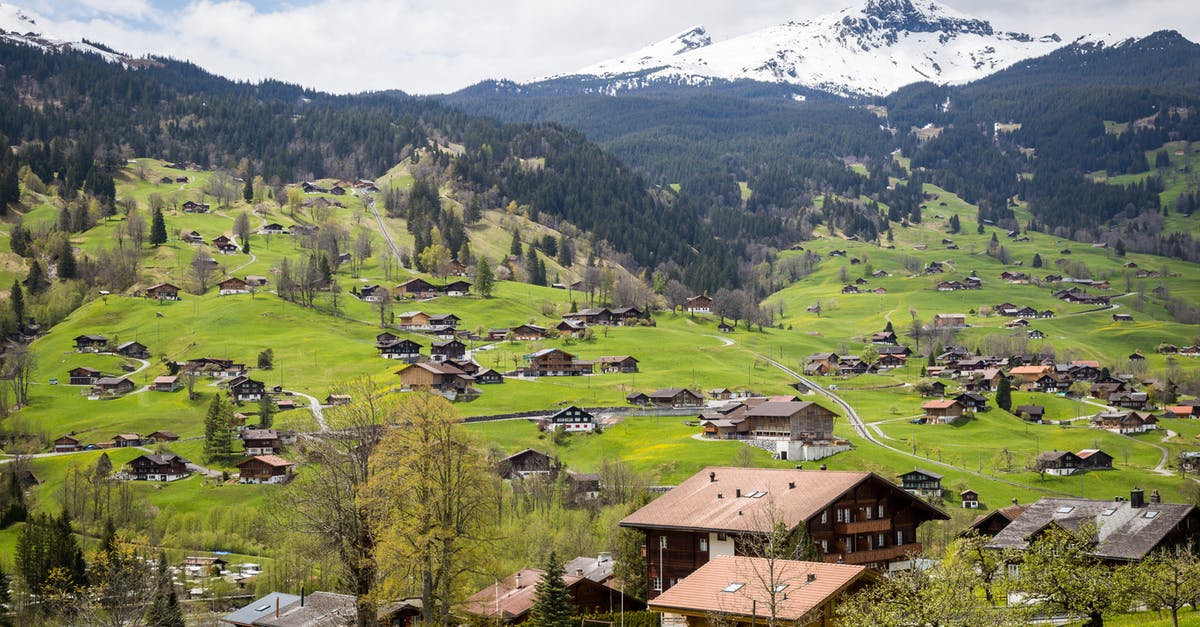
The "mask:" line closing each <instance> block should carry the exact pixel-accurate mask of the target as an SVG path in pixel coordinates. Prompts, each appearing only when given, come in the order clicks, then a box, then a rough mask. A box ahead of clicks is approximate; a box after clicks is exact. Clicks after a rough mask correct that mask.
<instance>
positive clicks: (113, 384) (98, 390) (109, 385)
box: [91, 377, 136, 398]
mask: <svg viewBox="0 0 1200 627" xmlns="http://www.w3.org/2000/svg"><path fill="white" fill-rule="evenodd" d="M134 387H136V386H134V384H133V381H130V380H129V379H126V378H125V377H100V378H99V379H96V383H95V384H93V385H92V392H91V395H92V396H98V397H100V398H109V397H114V396H121V395H122V394H128V393H130V392H132V391H133V389H134Z"/></svg>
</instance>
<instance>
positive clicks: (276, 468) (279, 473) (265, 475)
mask: <svg viewBox="0 0 1200 627" xmlns="http://www.w3.org/2000/svg"><path fill="white" fill-rule="evenodd" d="M234 466H235V467H236V468H237V469H238V483H271V484H278V483H285V482H287V480H288V479H290V478H291V476H292V466H293V464H292V462H289V461H288V460H286V459H283V458H282V457H277V456H275V455H255V456H254V457H251V458H249V459H244V460H242V461H240V462H238V463H237V464H234Z"/></svg>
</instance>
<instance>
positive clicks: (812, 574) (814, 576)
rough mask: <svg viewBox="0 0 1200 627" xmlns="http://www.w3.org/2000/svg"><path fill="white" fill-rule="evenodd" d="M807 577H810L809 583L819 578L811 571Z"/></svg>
mask: <svg viewBox="0 0 1200 627" xmlns="http://www.w3.org/2000/svg"><path fill="white" fill-rule="evenodd" d="M807 579H808V583H812V582H814V581H816V580H817V574H816V573H809V574H808V577H807Z"/></svg>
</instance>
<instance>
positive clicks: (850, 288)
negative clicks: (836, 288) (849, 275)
mask: <svg viewBox="0 0 1200 627" xmlns="http://www.w3.org/2000/svg"><path fill="white" fill-rule="evenodd" d="M842 293H843V294H857V293H858V286H857V285H845V286H843V287H842Z"/></svg>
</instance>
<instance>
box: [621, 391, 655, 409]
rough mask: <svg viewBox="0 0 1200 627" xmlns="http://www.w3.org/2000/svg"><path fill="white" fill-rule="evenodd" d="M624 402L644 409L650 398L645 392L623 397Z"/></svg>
mask: <svg viewBox="0 0 1200 627" xmlns="http://www.w3.org/2000/svg"><path fill="white" fill-rule="evenodd" d="M625 402H627V403H629V404H630V405H638V406H641V407H644V406H646V405H649V404H650V396H649V395H648V394H646V393H645V392H634V393H632V394H626V395H625Z"/></svg>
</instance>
